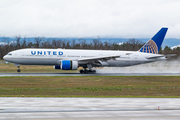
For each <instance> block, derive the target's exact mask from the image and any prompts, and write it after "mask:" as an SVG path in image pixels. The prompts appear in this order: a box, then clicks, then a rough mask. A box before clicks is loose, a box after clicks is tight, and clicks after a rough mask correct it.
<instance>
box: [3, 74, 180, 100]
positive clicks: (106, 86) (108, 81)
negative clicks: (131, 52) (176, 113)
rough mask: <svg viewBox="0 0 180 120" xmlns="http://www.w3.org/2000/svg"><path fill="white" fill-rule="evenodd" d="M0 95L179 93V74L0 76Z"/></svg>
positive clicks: (167, 94) (84, 95) (54, 95)
mask: <svg viewBox="0 0 180 120" xmlns="http://www.w3.org/2000/svg"><path fill="white" fill-rule="evenodd" d="M0 96H18V97H22V96H23V97H24V96H25V97H153V98H154V97H158V98H159V97H160V98H163V97H170V98H179V97H180V76H135V77H134V76H119V77H118V76H115V77H112V76H111V77H108V76H107V77H106V76H93V77H92V76H88V77H87V76H85V77H83V76H82V77H63V76H60V77H45V76H44V77H0Z"/></svg>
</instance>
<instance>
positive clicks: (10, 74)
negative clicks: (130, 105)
mask: <svg viewBox="0 0 180 120" xmlns="http://www.w3.org/2000/svg"><path fill="white" fill-rule="evenodd" d="M4 76H180V73H96V74H80V73H0V77H4Z"/></svg>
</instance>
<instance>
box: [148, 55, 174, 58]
mask: <svg viewBox="0 0 180 120" xmlns="http://www.w3.org/2000/svg"><path fill="white" fill-rule="evenodd" d="M173 56H176V54H171V55H159V56H153V57H146V59H156V58H161V57H173Z"/></svg>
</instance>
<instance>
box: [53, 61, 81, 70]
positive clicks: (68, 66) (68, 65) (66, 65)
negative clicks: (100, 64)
mask: <svg viewBox="0 0 180 120" xmlns="http://www.w3.org/2000/svg"><path fill="white" fill-rule="evenodd" d="M77 68H78V62H77V61H72V60H62V61H61V62H60V65H56V66H54V69H62V70H77Z"/></svg>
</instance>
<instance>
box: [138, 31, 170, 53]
mask: <svg viewBox="0 0 180 120" xmlns="http://www.w3.org/2000/svg"><path fill="white" fill-rule="evenodd" d="M167 30H168V28H161V29H160V30H159V31H158V32H157V33H156V34H155V35H154V36H153V37H152V38H151V39H150V40H149V41H148V42H147V43H146V44H145V45H144V46H142V48H141V49H140V50H139V52H144V53H153V54H158V52H159V50H160V48H161V45H162V42H163V40H164V37H165V35H166V32H167Z"/></svg>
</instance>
